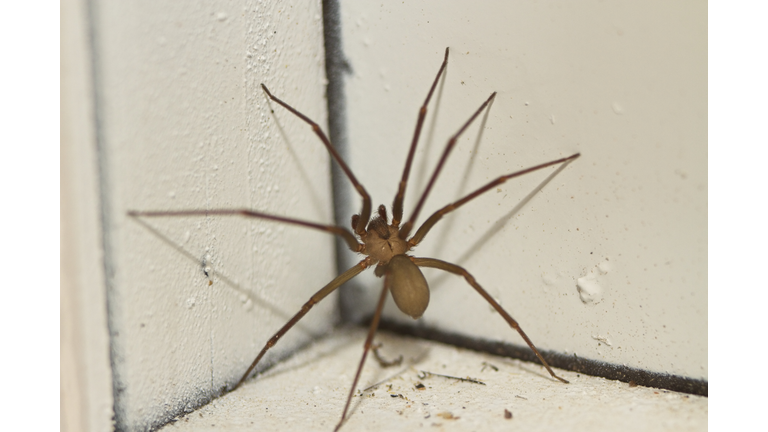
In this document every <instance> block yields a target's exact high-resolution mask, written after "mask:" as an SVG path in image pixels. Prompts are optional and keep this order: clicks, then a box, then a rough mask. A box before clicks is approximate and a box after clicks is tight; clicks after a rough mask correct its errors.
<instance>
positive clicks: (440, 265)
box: [413, 258, 568, 384]
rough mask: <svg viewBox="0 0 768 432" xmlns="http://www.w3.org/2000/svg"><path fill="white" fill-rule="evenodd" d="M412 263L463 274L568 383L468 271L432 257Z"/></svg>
mask: <svg viewBox="0 0 768 432" xmlns="http://www.w3.org/2000/svg"><path fill="white" fill-rule="evenodd" d="M413 263H414V264H416V265H417V266H419V267H431V268H436V269H440V270H444V271H447V272H449V273H453V274H456V275H459V276H463V277H464V279H466V281H467V283H469V284H470V285H472V288H474V289H475V290H476V291H477V292H478V293H479V294H480V295H481V296H482V297H483V298H484V299H485V300H486V301H487V302H488V303H490V304H491V306H493V308H494V309H496V311H497V312H498V313H499V314H501V316H502V318H504V320H505V321H506V322H507V323H508V324H509V326H510V327H512V328H513V329H515V330H517V332H518V333H519V334H520V336H522V337H523V339H524V340H525V343H527V344H528V346H529V347H531V350H533V352H534V354H536V357H538V358H539V360H540V361H541V363H542V364H543V365H544V367H545V368H547V371H549V374H550V375H552V377H553V378H556V379H558V380H560V381H562V382H564V383H566V384H568V381H566V380H565V379H563V378H560V377H559V376H557V375H555V372H554V371H553V370H552V368H551V367H549V364H548V363H547V361H546V360H544V357H542V356H541V354H540V353H539V350H538V349H536V347H535V346H534V345H533V342H531V340H530V339H529V338H528V335H526V334H525V332H524V331H523V329H522V328H520V325H519V324H518V323H517V321H515V319H514V318H512V316H510V315H509V314H508V313H507V311H505V310H504V308H502V307H501V305H500V304H499V303H498V302H497V301H496V300H494V299H493V297H491V296H490V294H488V292H487V291H485V290H484V289H483V288H482V287H481V286H480V284H478V283H477V281H475V278H474V277H473V276H472V275H471V274H469V272H468V271H466V270H465V269H464V268H463V267H460V266H457V265H456V264H451V263H449V262H445V261H441V260H438V259H434V258H413Z"/></svg>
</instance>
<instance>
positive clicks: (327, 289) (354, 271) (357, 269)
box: [232, 258, 370, 419]
mask: <svg viewBox="0 0 768 432" xmlns="http://www.w3.org/2000/svg"><path fill="white" fill-rule="evenodd" d="M369 264H370V259H369V258H365V259H364V260H362V261H360V262H359V263H357V264H355V266H354V267H352V268H350V269H349V270H347V271H345V272H344V273H342V274H340V275H339V276H337V277H336V278H335V279H334V280H332V281H331V282H329V283H328V285H326V286H324V287H323V288H322V289H320V291H318V292H317V293H315V295H313V296H312V297H311V298H310V299H309V300H308V301H307V302H306V303H304V306H302V307H301V310H300V311H299V312H298V313H297V314H296V315H294V316H293V318H291V319H290V321H288V322H287V323H286V324H285V325H284V326H283V327H282V328H281V329H280V330H278V332H277V333H275V335H274V336H272V337H271V338H270V339H269V341H267V343H266V345H264V348H262V349H261V352H260V353H259V355H258V356H256V359H254V360H253V363H251V366H250V367H248V370H247V371H245V374H243V377H242V378H240V381H238V382H237V384H236V385H235V386H234V387H233V388H232V390H235V389H237V388H238V387H240V385H241V384H243V382H245V380H246V379H248V376H249V375H250V374H251V372H252V371H253V368H255V367H256V365H257V364H259V361H261V358H262V357H264V354H266V353H267V351H268V350H269V349H270V348H272V347H273V346H275V344H276V343H277V341H278V340H280V338H281V337H283V335H284V334H286V333H287V332H288V330H290V329H291V327H293V326H294V325H295V324H296V323H297V322H299V320H300V319H302V318H303V317H304V315H306V314H307V312H309V310H310V309H312V306H314V305H316V304H317V303H319V302H320V301H321V300H322V299H324V298H325V297H326V296H327V295H328V294H330V293H332V292H333V291H335V290H336V288H338V287H340V286H341V285H343V284H344V283H345V282H347V281H348V280H350V279H352V278H353V277H355V276H357V275H359V274H360V273H361V272H362V271H363V270H365V269H366V268H368V266H369ZM363 358H365V357H363ZM359 373H360V372H359V371H358V375H359ZM347 405H349V402H347ZM345 412H346V409H345ZM342 419H343V418H342Z"/></svg>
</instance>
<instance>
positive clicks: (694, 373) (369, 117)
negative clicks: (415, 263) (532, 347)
mask: <svg viewBox="0 0 768 432" xmlns="http://www.w3.org/2000/svg"><path fill="white" fill-rule="evenodd" d="M342 28H343V42H344V51H345V53H346V55H347V57H348V58H349V60H350V64H351V67H352V71H353V72H352V75H351V76H350V78H349V79H348V81H347V84H346V86H347V87H346V89H347V90H346V91H347V97H348V114H349V118H348V123H349V141H350V154H351V157H350V159H351V160H350V165H351V166H352V167H353V169H354V170H355V173H356V174H357V175H358V176H359V178H360V180H361V181H362V183H363V184H364V185H365V186H366V187H367V188H368V190H369V192H370V193H371V195H372V197H373V199H374V205H377V204H379V203H383V204H386V205H387V206H388V207H389V206H390V205H391V202H392V199H393V197H394V194H395V191H396V187H397V182H398V181H399V178H400V175H401V171H402V166H403V163H404V161H405V152H406V151H407V148H408V145H409V143H410V139H411V135H412V133H413V127H414V125H415V121H416V114H417V110H418V107H419V106H420V104H421V102H422V100H423V99H424V97H425V96H426V93H427V90H428V88H429V85H430V83H431V82H432V79H433V77H434V75H435V73H436V72H437V69H438V67H439V65H440V62H441V61H442V58H443V50H444V48H445V47H446V46H448V47H450V48H451V54H450V60H449V65H448V69H447V73H446V79H445V84H444V87H443V88H442V92H438V93H437V94H436V95H435V99H437V100H439V104H438V105H435V103H433V104H432V105H431V107H430V110H431V111H430V112H431V113H432V114H434V113H435V112H436V111H437V110H438V109H439V116H438V119H437V122H436V124H435V127H434V136H433V139H432V140H431V141H430V140H428V139H427V137H428V135H429V130H430V125H431V123H430V122H431V117H428V119H427V122H426V127H425V132H424V134H423V137H422V141H421V147H420V151H419V154H418V156H417V159H416V162H415V164H414V170H415V172H414V173H413V176H412V179H413V181H412V183H411V187H410V188H409V191H408V199H407V202H406V204H407V206H406V215H409V212H410V211H411V210H412V209H413V205H414V203H415V200H416V198H417V197H418V195H419V192H420V190H421V188H422V187H423V184H424V181H425V180H426V177H427V176H428V174H427V173H426V172H425V170H424V168H426V170H431V169H432V167H433V166H434V164H435V162H436V160H437V155H438V153H439V152H440V151H442V147H443V145H444V144H445V142H446V138H447V137H448V136H449V135H450V134H453V133H454V132H455V131H456V130H457V129H458V127H459V126H460V125H461V124H462V123H463V121H464V120H465V119H466V118H468V116H469V115H470V114H471V113H472V112H473V111H474V110H475V109H476V107H477V106H479V104H480V103H481V102H482V101H483V100H484V99H485V98H486V97H488V95H489V94H490V93H491V92H493V91H498V95H497V97H496V100H495V102H494V104H493V107H492V109H491V111H490V115H489V117H488V121H487V124H486V128H485V130H484V131H483V136H482V141H481V142H480V143H479V144H478V147H475V145H476V137H477V135H478V125H477V123H476V124H475V126H474V127H473V128H471V129H469V130H468V131H467V133H465V135H464V137H463V138H462V140H461V141H460V143H459V144H458V146H457V148H456V149H455V150H454V152H453V155H452V157H451V159H450V163H449V164H448V165H447V167H446V170H445V172H444V174H443V175H442V176H441V177H440V179H439V184H438V187H437V188H436V189H435V190H434V192H433V193H432V195H431V196H430V198H429V200H428V202H427V205H426V208H425V210H424V211H423V213H422V217H421V220H422V221H423V220H425V219H426V218H427V217H428V216H429V215H430V214H431V213H432V212H433V211H434V210H436V209H438V208H439V207H441V206H443V205H444V204H447V203H448V202H451V201H453V200H456V199H457V198H459V197H461V196H463V195H464V194H466V193H467V192H469V191H471V190H473V189H475V188H477V187H479V186H480V185H483V184H485V183H487V182H488V181H490V180H492V179H494V178H496V177H497V176H499V175H502V174H505V173H510V172H513V171H516V170H518V169H521V168H524V167H528V166H531V165H535V164H538V163H541V162H545V161H548V160H552V159H557V158H560V157H563V156H567V155H570V154H572V153H575V152H581V153H582V157H581V158H580V159H578V160H576V161H575V162H574V163H572V164H571V165H569V166H568V167H567V168H566V169H565V170H564V171H563V172H561V173H560V174H559V175H558V176H556V177H555V178H554V179H553V180H552V181H551V182H550V183H549V184H547V185H546V186H545V187H544V189H543V190H542V192H541V193H538V194H536V196H535V197H534V198H533V199H532V200H531V201H530V202H529V203H528V204H527V205H525V206H524V207H522V208H521V209H519V211H517V212H513V209H515V208H516V206H517V205H518V203H519V202H520V201H521V199H523V198H524V197H525V196H526V195H528V194H530V193H531V192H532V191H534V189H535V188H536V187H537V186H538V185H540V184H541V182H542V181H544V179H545V178H547V176H548V175H549V174H550V173H552V172H553V171H554V168H552V169H548V170H545V171H543V172H539V173H536V174H530V175H528V176H527V177H525V178H522V179H520V180H513V181H511V182H509V183H507V184H506V185H504V186H502V187H500V188H499V189H498V190H496V191H491V192H489V193H488V194H487V195H486V196H484V197H482V198H479V199H477V200H476V202H473V203H470V204H467V205H466V206H465V207H463V208H461V209H460V210H459V211H457V212H456V213H455V214H454V215H453V216H450V217H446V218H445V219H443V221H442V222H441V223H440V224H439V229H435V230H433V231H432V232H431V233H430V234H429V235H428V236H427V238H426V239H425V241H424V243H423V246H421V247H419V248H418V250H417V251H416V252H415V255H417V256H431V257H437V258H441V259H445V260H448V261H452V262H455V263H457V264H460V265H462V266H465V267H466V268H467V269H468V270H469V271H470V272H471V273H472V274H473V275H474V276H475V277H476V278H477V280H478V282H479V283H480V284H481V285H483V286H484V287H485V288H486V289H487V290H488V291H489V292H490V293H491V295H493V296H494V297H495V298H497V299H498V300H499V301H500V302H501V304H502V305H503V306H504V307H505V308H507V310H508V311H509V312H510V313H511V314H512V316H513V317H515V318H516V319H518V320H519V322H520V323H521V325H522V327H523V329H524V330H526V332H527V333H528V335H529V336H530V337H531V338H532V340H533V341H534V343H536V344H537V345H538V346H539V347H540V348H545V349H555V350H559V351H561V352H565V353H569V354H570V353H575V354H577V355H579V356H581V357H587V358H591V359H598V360H605V361H608V362H611V363H616V364H626V365H629V366H633V367H639V368H644V369H649V370H652V371H658V372H669V373H673V374H679V375H683V376H689V377H694V378H706V377H707V375H708V372H707V365H708V361H707V123H706V122H707V87H706V86H707V64H706V61H707V7H706V4H704V3H701V2H673V3H669V2H643V3H635V2H609V3H605V2H570V3H562V2H529V1H523V2H504V1H496V2H483V3H479V4H478V3H475V4H473V5H471V6H466V4H465V3H463V2H449V3H446V2H444V1H427V2H392V3H383V4H376V5H371V4H367V3H365V2H354V1H347V2H343V4H342ZM436 106H437V107H438V108H437V109H436V108H435V107H436ZM425 155H426V156H427V158H426V162H424V160H425V159H424V156H425ZM349 211H350V213H352V212H357V211H359V204H358V203H357V202H355V204H354V206H353V207H352V208H350V209H349ZM426 273H427V278H428V280H431V281H432V288H433V290H432V301H431V305H430V308H429V309H428V310H427V312H426V314H425V316H424V318H423V324H425V325H428V326H435V327H438V328H440V329H443V330H446V331H452V332H459V333H463V334H469V335H476V336H478V337H482V338H486V339H494V340H502V341H510V342H513V343H520V344H521V343H523V342H522V340H521V339H520V338H519V337H518V336H517V335H516V334H515V333H514V331H512V330H511V329H510V328H509V327H507V325H506V324H505V323H504V321H503V320H502V319H501V318H500V317H499V316H498V315H497V314H495V313H492V312H491V311H490V308H489V307H488V306H487V305H486V303H485V302H484V301H483V300H482V299H481V298H480V297H479V296H478V295H477V294H476V293H475V292H474V290H473V289H472V288H471V287H469V286H468V285H467V284H466V283H465V282H464V281H463V280H462V279H460V278H458V277H455V276H445V275H442V274H440V272H437V271H429V272H426ZM579 285H581V286H582V287H584V288H586V289H590V290H595V295H594V296H593V300H592V301H591V302H590V301H586V302H585V301H583V300H582V296H580V293H579V290H578V288H577V286H579ZM378 287H380V282H378V281H370V284H369V286H368V288H367V289H369V290H370V292H371V294H372V296H373V297H376V295H377V294H376V292H378ZM365 307H368V308H369V311H372V310H373V302H371V304H370V305H368V306H365ZM369 313H370V312H369ZM386 314H387V315H388V316H391V317H395V318H401V319H404V320H409V319H408V318H405V317H404V316H403V315H402V314H401V313H400V312H399V311H397V310H396V309H395V307H394V304H393V303H392V302H390V303H389V305H388V309H387V310H386ZM606 340H607V343H606V342H605V341H606Z"/></svg>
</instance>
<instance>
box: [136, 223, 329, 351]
mask: <svg viewBox="0 0 768 432" xmlns="http://www.w3.org/2000/svg"><path fill="white" fill-rule="evenodd" d="M130 218H131V219H133V220H134V221H136V223H138V224H139V225H140V226H141V227H142V228H144V229H146V230H147V231H149V232H150V233H151V234H152V235H154V236H155V237H156V238H157V239H159V240H160V241H162V242H163V243H165V244H166V245H167V246H170V247H171V249H173V250H175V251H176V252H177V253H178V254H180V255H181V256H183V257H184V258H187V259H188V260H190V261H192V262H193V263H195V265H196V266H198V267H199V266H201V260H200V258H198V257H196V256H195V255H193V254H192V253H191V252H189V251H188V250H186V249H184V247H182V246H181V245H180V244H178V243H176V242H175V241H173V240H171V239H170V238H168V236H166V235H165V234H163V233H161V232H160V231H159V230H158V229H157V228H155V227H154V226H152V225H150V224H149V223H147V222H146V221H145V220H143V219H141V218H140V217H136V216H130ZM214 275H215V276H217V277H218V278H219V280H221V281H222V282H224V286H226V287H228V288H229V289H230V290H231V291H232V293H233V295H235V296H238V297H241V298H242V297H245V298H246V299H247V300H249V301H251V302H252V303H253V304H257V305H259V306H260V307H262V308H264V309H266V310H268V311H270V312H272V313H273V314H275V315H277V316H279V317H281V318H283V319H285V320H286V321H287V320H289V319H290V318H291V317H292V316H293V315H294V313H288V312H285V311H284V310H282V309H280V308H278V307H277V306H276V305H274V304H272V303H270V302H268V301H267V300H265V299H263V298H261V297H259V296H257V295H255V294H254V293H253V292H251V291H249V290H247V289H245V288H243V287H242V286H241V285H240V284H238V283H237V282H235V281H233V280H232V279H230V278H229V277H228V276H227V275H225V274H223V273H221V272H220V271H218V270H216V269H214V268H212V267H211V268H210V270H208V277H209V278H210V280H212V279H213V276H214ZM296 328H300V329H301V330H302V331H303V332H304V333H306V334H309V335H310V336H312V337H313V338H316V337H319V336H321V334H318V333H316V332H315V331H313V329H312V328H310V327H308V326H307V325H304V324H302V323H301V322H298V323H296Z"/></svg>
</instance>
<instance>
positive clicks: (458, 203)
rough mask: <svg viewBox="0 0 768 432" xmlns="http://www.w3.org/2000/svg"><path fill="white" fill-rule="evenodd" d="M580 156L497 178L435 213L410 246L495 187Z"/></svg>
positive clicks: (411, 240)
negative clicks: (452, 213) (444, 219)
mask: <svg viewBox="0 0 768 432" xmlns="http://www.w3.org/2000/svg"><path fill="white" fill-rule="evenodd" d="M580 155H581V154H580V153H576V154H574V155H571V156H568V157H566V158H562V159H557V160H553V161H551V162H547V163H543V164H540V165H536V166H532V167H530V168H526V169H524V170H520V171H517V172H513V173H512V174H507V175H504V176H501V177H499V178H497V179H496V180H493V181H492V182H490V183H488V184H487V185H485V186H483V187H481V188H480V189H478V190H476V191H474V192H472V193H470V194H469V195H467V196H465V197H464V198H462V199H460V200H458V201H456V202H455V203H452V204H448V205H447V206H445V207H443V208H441V209H440V210H438V211H436V212H434V213H433V214H432V216H430V217H429V219H427V221H426V222H424V223H423V224H422V225H421V226H420V227H419V229H418V230H416V234H414V235H413V237H411V238H410V240H408V244H409V245H410V246H411V247H414V246H416V245H418V244H419V243H421V241H422V240H424V236H426V235H427V233H428V232H429V230H431V229H432V227H433V226H435V224H436V223H437V222H438V221H439V220H440V219H442V217H443V216H445V215H446V214H447V213H450V212H452V211H454V210H456V209H457V208H459V207H461V206H463V205H464V204H466V203H467V202H469V201H471V200H473V199H475V198H477V197H478V196H480V195H482V194H484V193H485V192H487V191H488V190H490V189H493V188H494V187H496V186H498V185H500V184H502V183H504V182H506V181H507V180H509V179H511V178H515V177H519V176H521V175H524V174H528V173H530V172H533V171H536V170H540V169H542V168H546V167H548V166H552V165H557V164H559V163H570V162H571V161H572V160H574V159H576V158H577V157H579V156H580Z"/></svg>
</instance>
